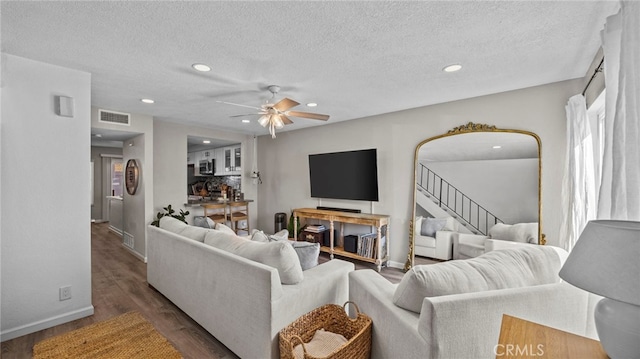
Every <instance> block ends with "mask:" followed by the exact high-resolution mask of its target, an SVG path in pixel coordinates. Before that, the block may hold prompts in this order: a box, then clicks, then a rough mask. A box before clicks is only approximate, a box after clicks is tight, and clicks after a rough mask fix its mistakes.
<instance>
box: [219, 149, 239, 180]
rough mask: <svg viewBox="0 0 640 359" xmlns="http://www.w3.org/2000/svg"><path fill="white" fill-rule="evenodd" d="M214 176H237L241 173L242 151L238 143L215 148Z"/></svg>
mask: <svg viewBox="0 0 640 359" xmlns="http://www.w3.org/2000/svg"><path fill="white" fill-rule="evenodd" d="M215 174H216V176H237V175H241V174H242V153H241V150H240V144H237V145H233V146H226V147H220V148H216V168H215Z"/></svg>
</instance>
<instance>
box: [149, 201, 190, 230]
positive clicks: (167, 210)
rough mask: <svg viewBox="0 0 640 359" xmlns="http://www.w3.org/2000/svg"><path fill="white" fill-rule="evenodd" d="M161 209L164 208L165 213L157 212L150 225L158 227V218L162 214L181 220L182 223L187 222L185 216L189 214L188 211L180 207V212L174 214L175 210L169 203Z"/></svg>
mask: <svg viewBox="0 0 640 359" xmlns="http://www.w3.org/2000/svg"><path fill="white" fill-rule="evenodd" d="M162 209H164V210H165V213H162V212H158V214H157V215H156V219H155V220H154V221H153V222H151V225H153V226H156V227H160V218H162V217H164V216H171V217H173V218H175V219H179V220H181V221H182V222H184V223H187V219H186V218H185V217H186V216H188V215H189V211H186V212H185V211H183V210H182V209H180V213H179V214H176V211H175V210H174V209H173V208H171V205H168V206H166V207H162Z"/></svg>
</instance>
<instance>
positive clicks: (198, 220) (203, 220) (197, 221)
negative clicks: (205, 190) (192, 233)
mask: <svg viewBox="0 0 640 359" xmlns="http://www.w3.org/2000/svg"><path fill="white" fill-rule="evenodd" d="M193 225H194V226H197V227H202V228H211V227H210V226H209V222H208V221H207V217H205V216H195V217H193Z"/></svg>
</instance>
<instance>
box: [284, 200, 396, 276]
mask: <svg viewBox="0 0 640 359" xmlns="http://www.w3.org/2000/svg"><path fill="white" fill-rule="evenodd" d="M298 217H300V218H310V219H317V220H323V221H329V228H328V230H329V236H330V241H329V243H330V245H329V246H321V247H320V250H321V251H323V252H326V253H329V254H330V255H331V259H333V257H334V255H339V256H342V257H347V258H353V259H357V260H361V261H365V262H369V263H375V264H376V265H377V266H378V272H379V271H380V270H381V269H382V264H385V263H387V262H388V261H389V222H390V217H389V216H388V215H384V214H367V213H351V212H339V211H330V210H324V209H314V208H297V209H294V210H293V230H294V233H298V226H299V225H300V223H298ZM335 222H338V223H339V224H340V231H339V235H338V238H334V233H336V232H335V230H334V229H335ZM345 223H351V224H360V225H365V226H373V227H375V229H376V232H375V233H376V236H375V241H374V242H375V243H374V244H373V251H372V252H373V253H372V254H371V256H370V257H369V256H363V255H359V254H358V253H352V252H348V251H346V250H345V249H344V224H345Z"/></svg>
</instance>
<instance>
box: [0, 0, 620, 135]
mask: <svg viewBox="0 0 640 359" xmlns="http://www.w3.org/2000/svg"><path fill="white" fill-rule="evenodd" d="M0 6H1V8H0V11H1V15H2V19H1V30H2V32H1V35H2V47H1V48H2V51H3V52H6V53H10V54H13V55H17V56H22V57H26V58H30V59H35V60H39V61H43V62H47V63H51V64H56V65H60V66H65V67H69V68H74V69H79V70H83V71H87V72H90V73H91V74H92V95H91V96H92V104H93V105H94V106H97V107H99V108H104V109H109V110H115V111H122V112H130V113H141V114H148V115H152V116H154V117H156V118H159V119H162V120H167V121H173V122H183V123H188V124H193V125H199V126H206V127H213V128H218V129H224V130H231V131H237V132H243V133H247V134H258V135H262V134H266V133H267V131H266V129H264V128H262V127H261V126H260V125H258V124H257V123H256V121H255V120H256V118H255V117H247V118H251V119H252V122H251V123H249V124H244V123H241V122H240V118H230V116H231V115H237V114H244V113H250V112H252V111H251V110H250V109H247V108H242V107H235V106H230V105H225V104H220V103H217V102H216V101H229V102H234V103H239V104H244V105H251V106H256V105H259V104H260V103H262V102H263V101H264V100H266V99H268V98H269V97H270V93H269V92H268V91H267V90H266V87H267V86H268V85H271V84H276V85H280V86H281V90H280V93H279V97H290V98H292V99H294V100H297V101H298V102H300V103H301V105H300V106H298V107H296V108H295V110H299V111H308V112H318V113H324V114H328V115H331V118H330V119H329V121H328V122H327V123H334V122H338V121H345V120H351V119H355V118H361V117H366V116H371V115H376V114H382V113H388V112H393V111H398V110H403V109H408V108H415V107H421V106H426V105H431V104H435V103H441V102H447V101H452V100H457V99H463V98H469V97H475V96H481V95H485V94H491V93H497V92H502V91H509V90H514V89H519V88H525V87H531V86H535V85H540V84H545V83H551V82H556V81H562V80H567V79H571V78H578V77H583V76H585V74H586V71H587V68H588V66H589V65H590V63H591V61H592V60H593V59H594V56H595V54H596V52H597V50H598V47H599V45H600V40H599V32H600V30H601V29H602V27H603V24H604V21H605V18H606V17H607V16H608V15H611V14H613V13H615V12H617V10H618V8H619V5H618V2H617V1H567V2H558V1H539V2H538V1H513V2H511V1H464V2H463V1H438V2H436V1H423V2H346V1H337V2H334V1H331V2H298V1H294V2H264V1H255V2H240V1H226V2H222V1H215V2H213V1H212V2H208V1H199V2H188V1H167V2H153V1H151V2H142V1H136V2H134V1H122V2H112V1H87V2H73V1H65V2H54V1H42V2H31V1H15V2H14V1H2V2H1V3H0ZM193 63H205V64H208V65H209V66H211V67H212V69H213V70H212V71H211V72H208V73H198V72H195V71H194V70H192V68H191V65H192V64H193ZM452 63H460V64H462V65H463V66H464V67H463V69H462V70H461V71H459V72H456V73H445V72H443V71H442V68H443V67H444V66H446V65H449V64H452ZM141 98H152V99H154V100H155V101H156V102H155V104H153V105H147V104H143V103H141V102H140V99H141ZM312 101H313V102H317V103H318V104H319V105H318V107H316V108H314V109H311V108H306V106H305V105H304V104H306V103H307V102H312ZM292 120H293V121H294V122H295V123H294V124H292V125H289V126H286V128H285V129H284V130H292V129H299V128H303V127H308V126H314V125H321V124H324V122H322V121H317V120H310V119H302V118H292Z"/></svg>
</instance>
